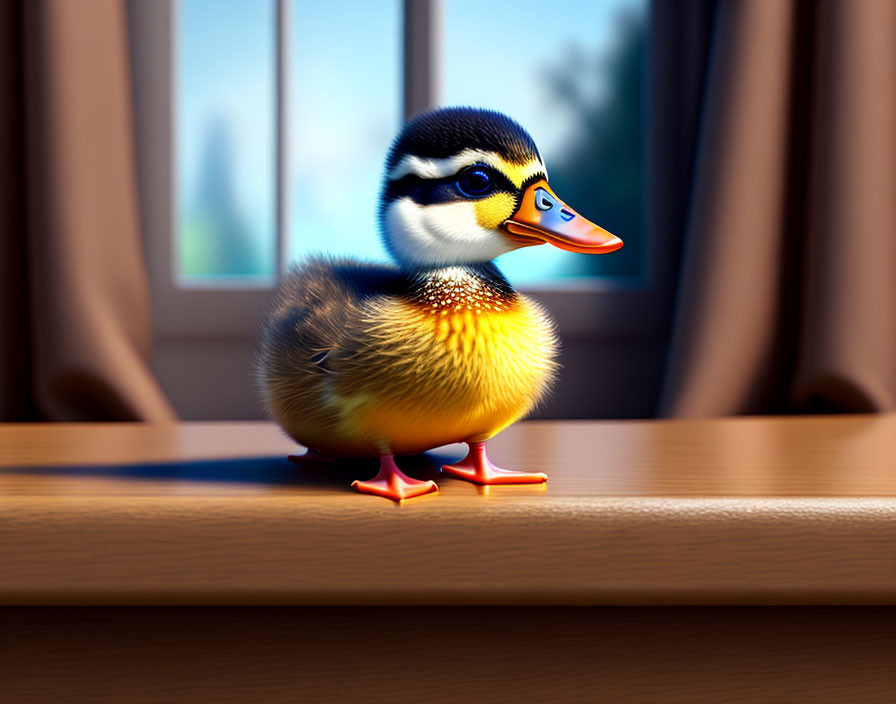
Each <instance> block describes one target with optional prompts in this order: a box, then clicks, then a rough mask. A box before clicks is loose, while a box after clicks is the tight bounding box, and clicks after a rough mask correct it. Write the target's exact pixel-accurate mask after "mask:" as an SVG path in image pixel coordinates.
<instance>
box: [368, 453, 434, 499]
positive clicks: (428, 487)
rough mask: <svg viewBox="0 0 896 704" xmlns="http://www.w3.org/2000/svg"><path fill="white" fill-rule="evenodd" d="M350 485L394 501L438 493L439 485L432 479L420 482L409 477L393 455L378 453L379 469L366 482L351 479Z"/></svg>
mask: <svg viewBox="0 0 896 704" xmlns="http://www.w3.org/2000/svg"><path fill="white" fill-rule="evenodd" d="M352 486H354V487H357V488H358V491H360V492H362V493H364V494H376V495H377V496H384V497H385V498H387V499H393V500H394V501H402V500H404V499H410V498H413V497H415V496H422V495H423V494H432V493H438V491H439V487H438V486H437V485H436V483H435V482H434V481H432V480H429V481H425V482H421V481H420V480H418V479H411V478H410V477H409V476H408V475H407V474H405V473H404V472H402V471H401V470H400V469H399V468H398V465H396V464H395V457H394V456H393V455H380V471H379V473H378V474H377V475H376V476H375V477H374V478H373V479H370V480H368V481H366V482H362V481H357V480H356V481H353V482H352Z"/></svg>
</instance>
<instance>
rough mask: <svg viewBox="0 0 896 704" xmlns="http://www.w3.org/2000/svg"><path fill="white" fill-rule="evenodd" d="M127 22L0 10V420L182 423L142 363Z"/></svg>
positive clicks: (103, 6)
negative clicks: (166, 421)
mask: <svg viewBox="0 0 896 704" xmlns="http://www.w3.org/2000/svg"><path fill="white" fill-rule="evenodd" d="M126 31H127V29H126V18H125V8H124V5H123V3H121V2H117V1H116V0H91V1H90V2H71V1H70V0H0V96H2V100H3V102H2V104H0V228H2V230H0V232H2V238H0V420H38V419H46V420H72V421H80V420H152V421H164V420H170V419H172V418H173V417H174V415H173V412H172V410H171V407H170V405H169V403H168V401H167V400H166V398H165V396H164V394H163V393H162V392H161V390H160V388H159V386H158V384H157V383H156V381H155V379H154V378H153V376H152V374H151V372H150V370H149V367H148V363H147V358H148V354H149V346H150V339H151V336H150V309H149V292H148V284H147V276H146V271H145V263H144V259H143V252H142V249H141V242H140V232H139V222H138V204H137V184H136V169H135V153H134V142H133V136H132V114H131V94H130V79H129V64H128V51H127V41H126V36H127V35H126Z"/></svg>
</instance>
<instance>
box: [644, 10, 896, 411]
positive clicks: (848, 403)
mask: <svg viewBox="0 0 896 704" xmlns="http://www.w3.org/2000/svg"><path fill="white" fill-rule="evenodd" d="M709 56H710V58H709V76H708V81H707V85H706V90H705V91H704V94H703V96H702V128H701V136H700V143H699V147H698V149H697V153H696V164H697V165H696V170H695V172H696V175H695V178H694V181H693V184H692V188H691V194H690V206H689V211H690V212H689V218H688V223H687V228H686V234H685V243H684V253H683V259H682V266H681V271H680V277H679V287H678V295H677V302H676V311H675V317H674V322H673V329H672V334H671V342H670V350H669V355H668V362H667V368H666V375H665V382H664V390H663V395H662V399H661V402H660V409H659V411H660V414H661V415H668V416H713V415H727V414H738V413H770V412H811V411H844V412H849V411H872V410H891V409H894V408H896V197H894V196H896V80H894V79H893V75H894V74H893V71H894V69H896V3H892V2H890V1H889V0H865V1H863V2H858V3H856V2H849V1H848V0H827V1H825V2H819V3H810V2H799V1H797V0H787V1H784V0H741V1H730V2H728V1H726V2H719V3H717V4H716V6H715V26H714V33H713V38H712V45H711V49H710V54H709Z"/></svg>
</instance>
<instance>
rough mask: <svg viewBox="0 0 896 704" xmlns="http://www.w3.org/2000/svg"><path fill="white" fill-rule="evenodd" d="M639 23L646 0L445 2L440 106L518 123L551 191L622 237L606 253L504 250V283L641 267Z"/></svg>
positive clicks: (578, 278) (569, 280) (562, 282)
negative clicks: (484, 111)
mask: <svg viewBox="0 0 896 704" xmlns="http://www.w3.org/2000/svg"><path fill="white" fill-rule="evenodd" d="M646 20H647V3H646V0H552V1H551V2H549V3H544V2H519V0H489V2H481V0H446V2H445V58H444V60H445V77H444V78H445V81H444V100H443V102H444V103H445V104H446V105H475V106H478V107H486V108H492V109H495V110H500V111H501V112H504V113H507V114H508V115H510V116H511V117H513V118H514V119H516V120H517V121H518V122H520V123H521V124H522V125H523V126H524V127H525V128H526V129H527V130H528V131H529V132H530V133H531V134H532V137H533V139H534V140H535V143H536V144H537V145H538V147H539V149H540V150H541V153H542V157H543V158H544V160H545V163H546V165H547V168H548V174H549V176H550V181H551V186H552V188H553V189H554V190H555V191H556V192H557V195H559V196H560V197H561V198H563V199H564V200H566V201H567V202H568V203H569V204H570V205H571V206H572V207H573V208H575V209H576V210H578V211H579V212H580V213H582V215H584V216H585V217H587V218H589V219H591V220H593V221H594V222H596V223H597V224H599V225H601V226H603V227H605V228H606V229H608V230H609V231H610V232H612V233H613V234H616V235H619V236H620V237H621V238H622V239H623V241H624V242H625V246H624V247H623V248H622V249H621V250H619V251H618V252H614V253H612V254H609V255H604V256H595V255H585V254H571V253H569V252H564V251H560V250H557V249H554V248H553V247H548V246H541V247H529V248H526V249H523V250H519V251H516V252H511V253H509V254H507V255H504V256H503V257H501V258H500V259H499V264H500V266H501V268H502V270H503V271H504V272H505V273H506V274H507V276H508V277H509V278H510V279H511V281H513V282H515V283H526V284H536V285H539V284H540V285H545V284H548V285H552V286H570V285H571V286H575V285H576V284H578V283H581V282H583V281H587V280H588V279H589V278H590V277H593V276H596V275H604V274H618V275H637V274H639V273H640V271H641V266H642V265H641V253H642V246H643V242H642V199H641V184H642V169H641V162H642V159H641V150H642V137H641V120H642V74H643V70H644V68H643V67H644V44H645V41H644V40H645V30H646Z"/></svg>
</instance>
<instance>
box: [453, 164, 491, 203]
mask: <svg viewBox="0 0 896 704" xmlns="http://www.w3.org/2000/svg"><path fill="white" fill-rule="evenodd" d="M457 188H458V190H459V191H460V192H461V193H462V194H463V195H465V196H467V197H468V198H481V197H482V196H484V195H486V194H488V193H490V192H491V190H492V179H491V176H489V175H488V171H486V170H485V169H482V168H477V167H474V168H472V169H467V170H466V171H464V172H463V173H462V174H461V175H460V176H458V178H457Z"/></svg>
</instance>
